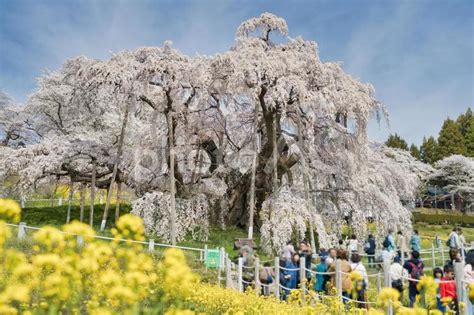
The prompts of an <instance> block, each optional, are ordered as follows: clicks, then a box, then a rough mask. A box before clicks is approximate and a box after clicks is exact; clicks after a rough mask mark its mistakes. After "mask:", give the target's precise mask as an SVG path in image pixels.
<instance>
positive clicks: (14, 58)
mask: <svg viewBox="0 0 474 315" xmlns="http://www.w3.org/2000/svg"><path fill="white" fill-rule="evenodd" d="M265 11H268V12H272V13H274V14H276V15H279V16H282V17H284V18H285V19H286V20H287V23H288V26H289V30H290V36H292V37H296V36H298V35H302V36H303V37H304V38H306V39H311V40H315V41H316V42H318V44H319V53H320V56H321V59H322V60H324V61H329V60H336V61H342V62H343V63H344V69H345V70H346V71H347V72H349V73H350V74H352V75H353V76H354V77H356V78H359V79H360V80H362V81H366V82H370V83H372V84H373V85H374V86H375V89H376V94H377V97H378V98H379V99H380V100H381V101H382V102H383V103H384V104H385V105H386V106H387V108H388V110H389V113H390V116H391V121H390V126H387V125H386V124H382V125H380V126H379V125H378V124H377V123H376V122H372V123H371V125H370V128H369V133H370V136H371V138H372V139H374V140H384V139H385V138H386V137H387V135H388V133H390V132H392V133H393V132H397V133H399V134H400V135H402V137H403V138H405V139H406V140H407V141H408V142H414V143H417V144H420V143H421V140H422V138H423V136H424V135H437V134H438V132H439V128H440V126H441V124H442V121H443V120H444V119H445V118H446V117H447V116H450V117H456V116H457V115H458V114H460V113H461V112H464V111H465V110H466V109H467V108H468V107H469V106H471V107H473V105H474V1H470V0H462V1H461V0H450V1H448V0H445V1H441V0H431V1H428V0H424V1H422V0H419V1H374V0H357V1H356V0H347V1H302V0H301V1H211V0H202V1H197V0H196V1H184V0H183V1H145V0H134V1H132V0H127V1H118V0H95V1H92V0H91V1H88V0H81V1H73V0H67V1H66V0H64V1H60V0H56V1H51V0H49V1H48V0H45V1H39V0H0V89H1V90H3V91H5V92H6V93H8V94H9V95H11V96H12V97H13V98H15V99H16V100H17V101H19V102H24V101H25V100H26V98H27V96H28V94H29V93H31V92H32V91H33V90H34V88H35V85H36V78H37V77H38V76H40V75H41V74H42V72H43V71H44V70H45V69H49V70H56V69H58V68H59V67H60V66H61V64H62V63H63V61H64V60H65V59H67V58H70V57H74V56H78V55H85V56H88V57H92V58H99V59H104V58H107V57H108V56H110V52H116V51H119V50H122V49H133V48H136V47H140V46H156V45H162V43H163V41H164V40H167V39H171V40H172V41H173V42H174V47H175V48H178V49H180V50H181V51H183V52H184V53H187V54H190V55H194V54H197V53H200V54H214V53H217V52H222V51H225V50H227V49H228V48H229V47H230V46H231V45H232V43H233V39H234V34H235V30H236V29H237V27H238V25H239V24H240V22H241V21H243V20H245V19H247V18H250V17H252V16H257V15H260V14H261V13H262V12H265Z"/></svg>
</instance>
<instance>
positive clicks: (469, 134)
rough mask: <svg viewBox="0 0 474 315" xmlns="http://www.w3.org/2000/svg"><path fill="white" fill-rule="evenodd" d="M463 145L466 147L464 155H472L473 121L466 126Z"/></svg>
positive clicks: (473, 150) (473, 148)
mask: <svg viewBox="0 0 474 315" xmlns="http://www.w3.org/2000/svg"><path fill="white" fill-rule="evenodd" d="M464 146H465V147H466V155H467V156H470V157H474V121H471V123H470V124H469V126H468V127H467V130H466V135H465V137H464Z"/></svg>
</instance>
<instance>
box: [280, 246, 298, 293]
mask: <svg viewBox="0 0 474 315" xmlns="http://www.w3.org/2000/svg"><path fill="white" fill-rule="evenodd" d="M299 260H300V256H299V255H298V254H297V253H295V254H293V256H291V259H288V260H286V261H285V268H284V269H282V272H281V273H280V275H281V276H280V277H281V279H280V281H281V284H282V285H283V286H285V287H286V288H287V289H283V296H282V297H283V299H284V300H286V298H287V296H288V295H289V294H290V290H292V289H296V287H297V286H298V282H299Z"/></svg>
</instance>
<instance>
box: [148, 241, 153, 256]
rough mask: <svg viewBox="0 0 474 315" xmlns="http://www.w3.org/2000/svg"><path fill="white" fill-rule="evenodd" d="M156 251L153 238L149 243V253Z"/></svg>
mask: <svg viewBox="0 0 474 315" xmlns="http://www.w3.org/2000/svg"><path fill="white" fill-rule="evenodd" d="M154 250H155V240H154V239H152V238H151V239H150V240H149V241H148V252H149V253H153V251H154Z"/></svg>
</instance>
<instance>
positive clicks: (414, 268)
mask: <svg viewBox="0 0 474 315" xmlns="http://www.w3.org/2000/svg"><path fill="white" fill-rule="evenodd" d="M409 264H410V266H411V272H410V276H411V278H412V279H416V280H418V279H420V278H421V276H422V275H423V263H422V262H421V261H419V262H418V264H417V265H415V264H414V263H412V262H411V261H410V262H409Z"/></svg>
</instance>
